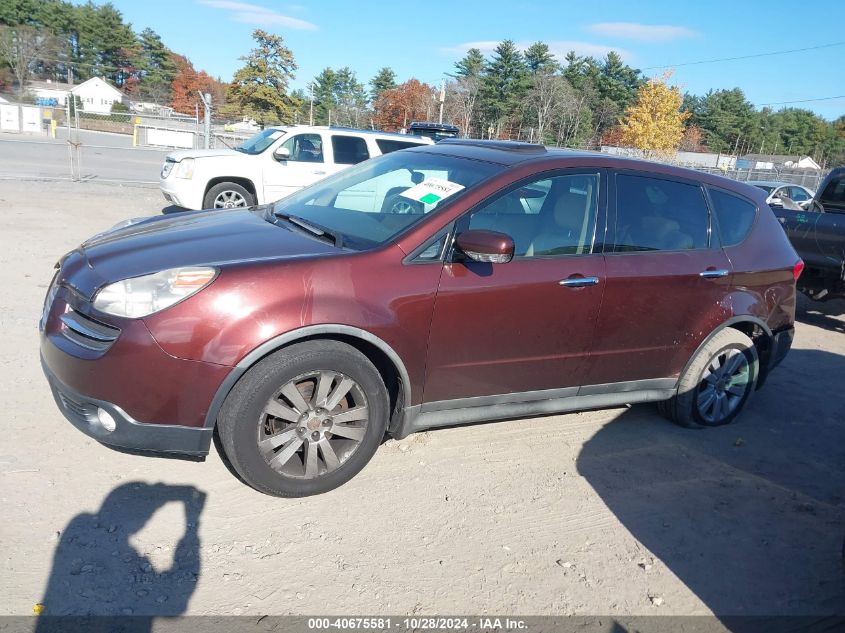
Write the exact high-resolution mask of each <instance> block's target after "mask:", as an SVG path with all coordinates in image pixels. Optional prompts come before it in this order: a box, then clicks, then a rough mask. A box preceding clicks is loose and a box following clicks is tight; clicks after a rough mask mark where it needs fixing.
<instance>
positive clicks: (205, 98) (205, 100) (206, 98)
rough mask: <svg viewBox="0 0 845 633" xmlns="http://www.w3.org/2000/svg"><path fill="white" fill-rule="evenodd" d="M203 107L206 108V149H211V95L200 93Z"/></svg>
mask: <svg viewBox="0 0 845 633" xmlns="http://www.w3.org/2000/svg"><path fill="white" fill-rule="evenodd" d="M200 99H202V105H203V107H204V108H205V143H204V145H205V149H211V93H209V92H206V93H204V94H203V93H202V92H201V93H200Z"/></svg>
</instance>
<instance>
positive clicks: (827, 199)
mask: <svg viewBox="0 0 845 633" xmlns="http://www.w3.org/2000/svg"><path fill="white" fill-rule="evenodd" d="M819 202H821V204H822V206H827V205H829V204H830V205H833V206H834V207H836V208H837V209H841V208H842V207H843V205H845V177H842V176H840V177H838V178H836V177H834V178H832V179H831V180H830V182H829V183H827V186H826V187H825V188H824V191H822V195H821V196H819Z"/></svg>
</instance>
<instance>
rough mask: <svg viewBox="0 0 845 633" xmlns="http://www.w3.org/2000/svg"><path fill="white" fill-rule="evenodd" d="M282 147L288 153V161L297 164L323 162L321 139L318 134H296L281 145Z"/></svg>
mask: <svg viewBox="0 0 845 633" xmlns="http://www.w3.org/2000/svg"><path fill="white" fill-rule="evenodd" d="M282 147H284V148H286V149H287V150H288V152H290V158H288V160H292V161H295V162H299V163H322V162H323V139H321V138H320V135H319V134H297V135H296V136H292V137H291V138H289V139H288V140H286V141H285V142H284V143H282Z"/></svg>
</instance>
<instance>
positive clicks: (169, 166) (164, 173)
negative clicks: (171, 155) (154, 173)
mask: <svg viewBox="0 0 845 633" xmlns="http://www.w3.org/2000/svg"><path fill="white" fill-rule="evenodd" d="M175 164H176V163H174V162H172V161H169V160H166V161H164V165H162V166H161V177H162V178H167V177H168V176H169V175H170V172H171V171H173V165H175Z"/></svg>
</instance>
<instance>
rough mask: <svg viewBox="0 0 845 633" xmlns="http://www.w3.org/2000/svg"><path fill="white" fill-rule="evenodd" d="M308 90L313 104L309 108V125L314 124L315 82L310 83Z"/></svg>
mask: <svg viewBox="0 0 845 633" xmlns="http://www.w3.org/2000/svg"><path fill="white" fill-rule="evenodd" d="M308 92H309V94H310V97H309V99H310V101H311V105H310V106H309V108H308V125H314V82H313V81H312V82H311V83H310V84H308Z"/></svg>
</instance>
